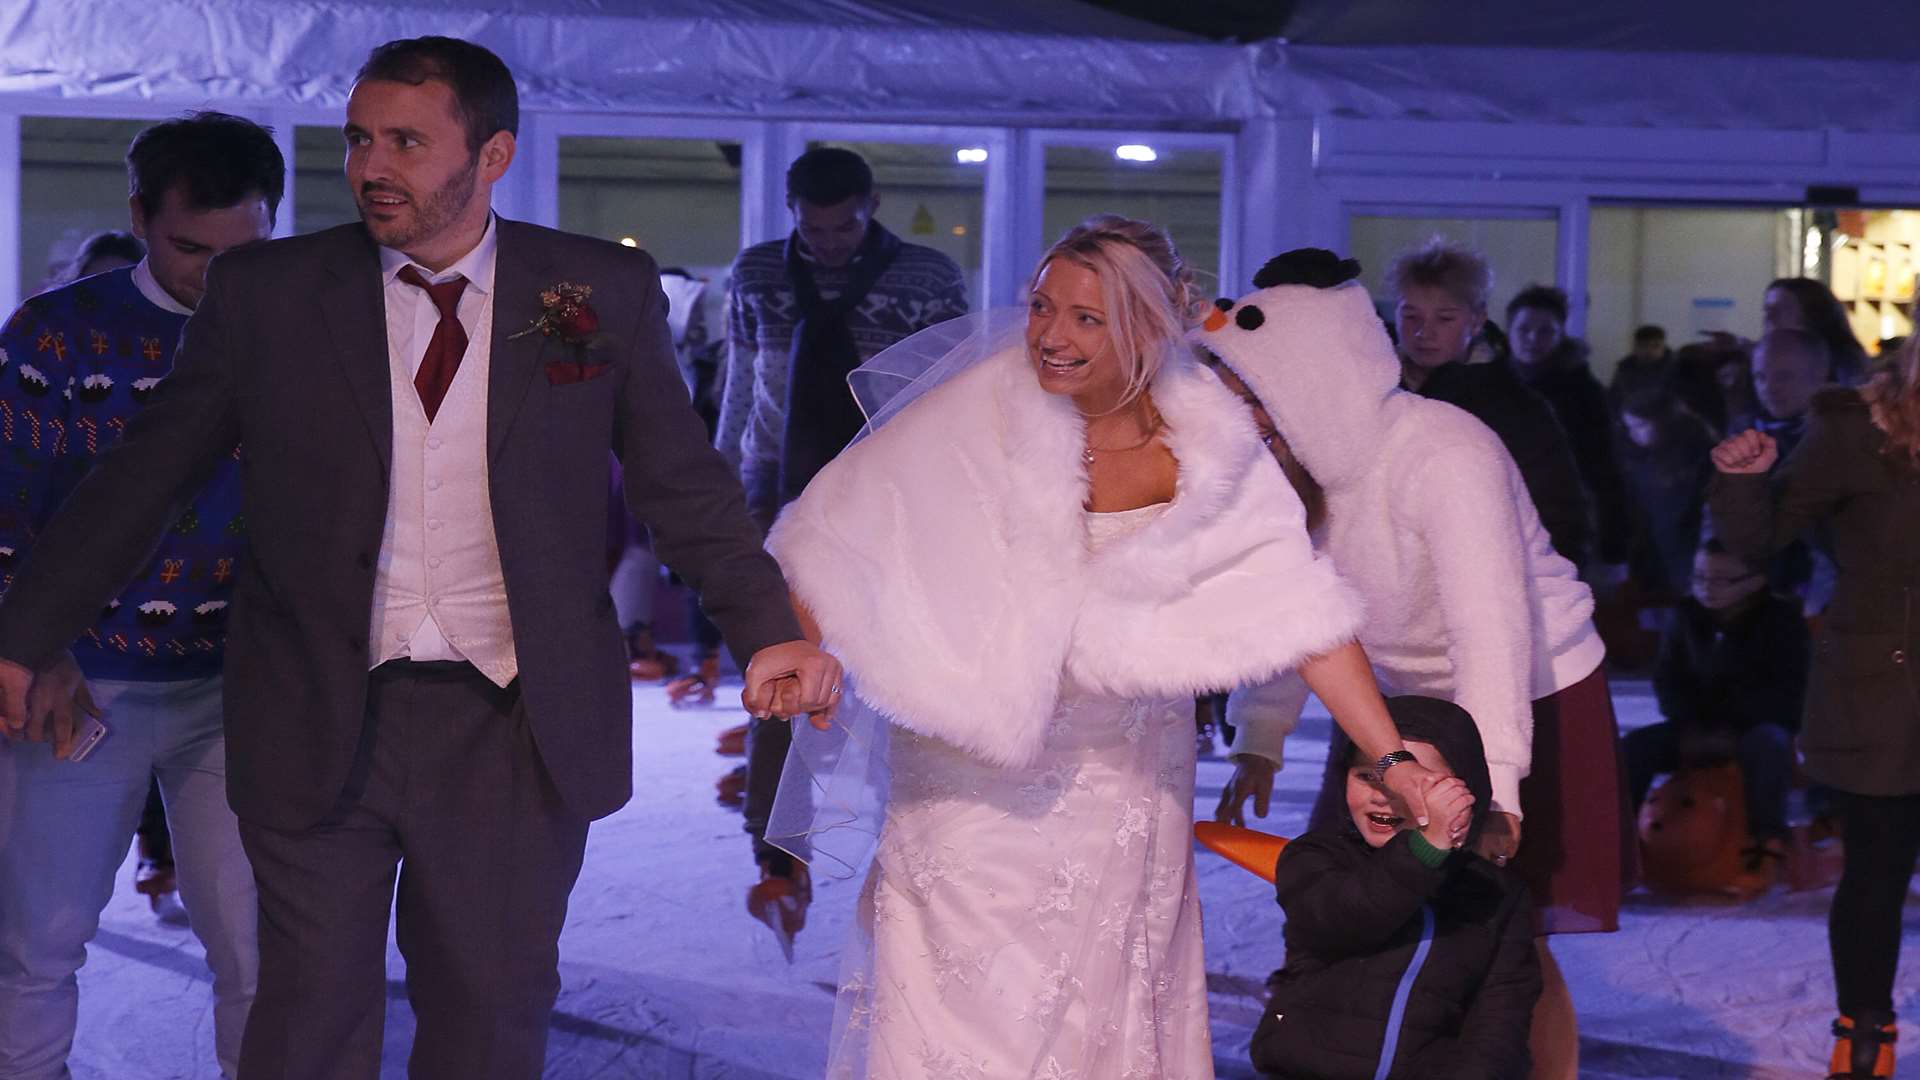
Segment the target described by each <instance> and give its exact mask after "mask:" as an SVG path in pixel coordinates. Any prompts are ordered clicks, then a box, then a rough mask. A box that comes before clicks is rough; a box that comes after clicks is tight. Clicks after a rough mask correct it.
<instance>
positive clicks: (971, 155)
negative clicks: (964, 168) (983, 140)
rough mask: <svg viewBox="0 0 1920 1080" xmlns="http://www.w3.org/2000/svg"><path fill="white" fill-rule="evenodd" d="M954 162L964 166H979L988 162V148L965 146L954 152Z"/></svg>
mask: <svg viewBox="0 0 1920 1080" xmlns="http://www.w3.org/2000/svg"><path fill="white" fill-rule="evenodd" d="M953 160H955V161H957V162H959V163H960V164H962V165H978V164H980V163H981V162H983V161H985V160H987V148H986V147H984V146H963V147H961V148H960V149H958V150H955V151H954V152H953Z"/></svg>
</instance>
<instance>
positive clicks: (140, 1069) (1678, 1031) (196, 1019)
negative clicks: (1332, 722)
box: [72, 682, 1920, 1080]
mask: <svg viewBox="0 0 1920 1080" xmlns="http://www.w3.org/2000/svg"><path fill="white" fill-rule="evenodd" d="M737 695H738V687H737V685H735V686H734V687H732V688H724V687H723V689H722V691H721V702H720V705H718V706H716V707H713V708H710V709H693V710H687V711H679V712H676V711H674V710H672V709H670V708H668V706H667V703H666V696H665V694H664V693H663V692H662V691H661V690H660V689H659V688H658V687H655V686H636V687H635V690H634V709H635V723H634V757H635V763H636V770H635V771H636V780H635V787H636V791H635V796H634V799H633V802H632V803H631V804H629V805H628V806H627V807H626V808H625V809H624V810H622V811H620V812H619V813H618V814H615V815H614V816H612V817H610V818H608V819H606V820H605V821H601V822H599V823H597V824H596V825H595V826H594V828H593V833H592V838H591V840H590V842H589V847H588V850H587V860H586V868H585V870H584V871H583V873H582V875H581V878H580V883H579V886H578V887H577V888H576V889H575V890H574V894H573V905H572V910H571V912H570V915H569V917H568V920H567V928H566V932H565V935H564V936H563V938H562V939H561V978H562V980H563V982H564V989H563V990H562V991H561V995H560V1001H559V1007H558V1011H557V1012H556V1013H555V1015H554V1019H553V1033H552V1039H551V1042H550V1043H549V1050H548V1069H547V1076H548V1077H551V1078H555V1080H586V1078H589V1077H606V1078H614V1077H632V1078H640V1080H654V1078H662V1080H665V1078H675V1080H678V1078H683V1077H685V1078H701V1080H723V1078H725V1080H736V1078H737V1080H768V1078H775V1077H778V1078H789V1077H796V1078H815V1077H818V1076H819V1075H820V1073H821V1067H822V1065H821V1063H822V1061H823V1060H824V1055H825V1033H826V1030H827V1027H828V1024H829V1021H830V1019H831V1016H832V1005H833V996H832V988H833V986H834V981H835V975H836V972H837V960H836V948H837V944H838V942H839V941H840V939H841V937H842V932H843V930H844V928H845V926H846V921H847V919H848V917H849V914H850V911H851V907H852V901H853V897H854V893H855V890H856V888H857V883H856V882H847V881H832V880H822V881H818V882H817V883H816V899H815V903H814V907H813V913H812V922H811V925H810V926H809V927H808V929H807V930H806V932H805V933H803V934H802V935H801V937H800V939H799V941H798V946H797V950H796V957H795V962H794V964H793V965H792V966H791V967H789V966H788V965H787V964H786V963H785V961H784V960H783V959H782V958H781V956H780V953H779V950H778V948H777V947H776V945H775V943H774V940H773V938H772V936H771V934H769V933H768V931H766V930H765V929H764V928H762V927H761V926H760V925H759V924H758V923H755V922H753V921H751V920H750V919H749V918H748V916H747V914H746V911H745V906H744V897H745V893H746V889H747V887H748V885H749V884H750V883H751V882H752V881H753V880H754V878H755V871H754V869H753V864H752V860H751V858H750V857H749V854H748V848H747V842H746V838H745V837H744V836H743V835H742V834H741V832H740V817H739V815H738V814H736V813H732V812H729V811H727V810H724V809H722V808H721V807H719V806H717V805H716V804H715V802H714V799H713V794H714V788H713V784H714V780H715V779H716V778H717V777H718V776H719V775H720V774H721V773H723V772H724V771H726V769H728V768H729V767H731V765H732V764H734V762H733V761H732V760H728V759H722V758H719V757H716V756H714V753H713V743H714V734H715V733H716V732H718V731H720V730H721V729H723V728H725V727H727V726H729V725H732V724H734V723H736V722H738V721H739V719H740V718H741V717H740V713H739V711H738V709H737V705H736V706H735V707H728V706H727V702H728V700H729V699H730V698H731V699H733V700H735V701H736V702H737ZM1615 702H1616V704H1617V706H1618V708H1619V712H1620V718H1621V722H1622V725H1623V726H1626V727H1632V726H1637V725H1639V724H1642V723H1646V722H1649V721H1650V720H1652V719H1655V718H1656V716H1655V714H1654V708H1653V701H1652V698H1651V696H1650V694H1649V692H1648V691H1647V689H1646V687H1645V685H1644V684H1636V683H1630V682H1629V683H1622V684H1620V685H1619V686H1617V687H1616V689H1615ZM1327 723H1328V722H1327V720H1326V718H1325V714H1324V713H1320V714H1318V715H1316V716H1310V717H1309V718H1308V719H1307V720H1306V721H1305V722H1303V725H1302V730H1301V732H1299V733H1298V734H1296V735H1295V736H1294V738H1293V739H1292V740H1290V741H1289V744H1288V750H1287V754H1288V767H1287V769H1286V770H1285V771H1284V772H1283V773H1281V775H1280V783H1279V790H1278V791H1276V793H1275V800H1274V807H1273V812H1272V814H1271V815H1270V816H1269V818H1268V819H1267V820H1266V821H1265V822H1263V823H1260V824H1261V825H1262V827H1264V828H1267V829H1269V830H1270V831H1273V832H1277V833H1282V834H1291V833H1293V832H1296V831H1298V830H1299V829H1300V828H1301V827H1302V825H1303V824H1304V821H1305V818H1306V814H1307V808H1308V804H1309V802H1310V801H1311V798H1312V790H1311V789H1312V787H1313V784H1314V783H1315V782H1316V780H1317V778H1318V777H1319V775H1320V767H1321V765H1322V763H1323V762H1324V759H1325V752H1326V732H1327ZM1230 773H1231V769H1230V767H1229V766H1228V765H1227V764H1226V763H1225V762H1224V761H1221V760H1203V761H1202V762H1201V763H1200V774H1199V790H1198V794H1197V797H1196V798H1197V806H1196V811H1197V813H1198V814H1200V815H1201V816H1203V817H1205V816H1210V815H1211V812H1212V807H1213V805H1214V802H1215V801H1216V799H1217V798H1218V795H1219V791H1220V788H1221V785H1222V784H1224V783H1225V782H1226V780H1227V778H1228V776H1229V775H1230ZM475 841H476V842H477V843H480V842H484V838H481V837H476V838H475ZM1197 859H1198V866H1199V872H1200V882H1201V894H1202V898H1203V900H1204V903H1205V913H1206V933H1207V961H1208V963H1207V967H1208V972H1209V976H1208V983H1209V988H1210V991H1211V999H1212V1000H1211V1004H1212V1010H1213V1031H1214V1040H1215V1048H1214V1049H1215V1055H1216V1059H1217V1062H1218V1067H1219V1075H1220V1076H1222V1077H1252V1076H1253V1075H1254V1074H1253V1073H1252V1071H1251V1069H1250V1068H1249V1067H1248V1066H1247V1065H1246V1063H1245V1061H1246V1058H1245V1051H1246V1043H1247V1038H1248V1035H1249V1034H1250V1033H1251V1030H1252V1027H1253V1025H1254V1023H1255V1021H1256V1020H1257V1018H1258V1016H1259V1010H1260V1008H1261V984H1262V982H1263V981H1264V980H1265V978H1266V976H1267V973H1268V972H1269V971H1270V970H1272V969H1273V968H1274V967H1276V966H1278V964H1279V963H1280V960H1281V949H1280V922H1281V918H1280V911H1279V909H1278V908H1277V907H1276V906H1275V905H1274V903H1273V899H1272V896H1271V893H1270V892H1269V891H1268V887H1267V886H1266V885H1265V884H1264V883H1262V882H1260V881H1258V880H1257V879H1255V878H1254V877H1253V876H1252V875H1250V874H1247V873H1246V872H1244V871H1242V870H1239V869H1236V868H1234V867H1232V866H1230V865H1227V864H1226V863H1224V862H1223V861H1221V860H1219V859H1217V858H1215V857H1213V856H1211V855H1209V854H1207V853H1206V852H1204V851H1203V852H1201V853H1200V854H1199V855H1198V856H1197ZM131 879H132V864H131V862H129V864H128V865H127V867H125V868H124V869H123V870H122V872H121V874H120V878H119V888H118V890H117V891H116V893H115V895H114V898H113V901H112V903H111V904H110V905H109V906H108V908H107V911H106V914H105V916H104V918H103V920H102V923H101V930H100V935H99V937H98V939H96V940H95V942H94V944H93V946H92V948H91V950H90V959H89V960H88V962H87V966H86V967H85V968H84V969H83V970H82V971H81V973H80V988H81V1006H80V1030H79V1037H78V1042H77V1044H76V1047H75V1051H74V1056H73V1061H72V1066H73V1073H74V1076H75V1077H76V1078H77V1080H167V1078H194V1080H200V1078H215V1077H218V1075H219V1073H218V1070H217V1069H216V1068H215V1067H214V1065H213V1049H212V1043H213V1031H212V1023H213V1021H212V1010H211V1007H210V1003H209V994H208V976H207V972H206V968H205V965H204V963H203V961H202V957H201V951H200V946H199V944H198V942H196V941H195V940H194V938H193V936H192V934H191V933H190V932H188V931H186V930H184V929H180V928H176V927H172V926H166V925H162V924H161V923H159V922H158V921H157V920H156V919H155V918H154V917H153V916H152V914H151V913H150V912H149V911H148V909H147V906H146V902H145V900H144V899H143V898H141V897H139V896H137V895H136V894H135V893H134V892H133V890H132V886H131ZM1830 895H1831V890H1826V891H1820V892H1809V893H1796V894H1789V893H1787V892H1784V891H1783V890H1781V889H1779V888H1776V889H1775V890H1774V891H1773V892H1771V893H1769V894H1768V895H1766V896H1764V897H1762V898H1760V899H1758V900H1755V901H1753V902H1750V903H1746V904H1741V905H1731V904H1716V903H1698V904H1675V903H1671V902H1663V901H1657V900H1654V899H1652V898H1650V897H1648V896H1647V895H1645V894H1644V893H1635V894H1633V895H1632V896H1630V897H1629V899H1628V903H1627V908H1626V911H1625V913H1624V915H1623V917H1622V928H1621V930H1620V932H1619V933H1617V934H1592V935H1580V936H1571V937H1559V938H1555V939H1554V951H1555V954H1556V955H1557V956H1558V957H1559V959H1560V964H1561V967H1562V968H1563V969H1564V970H1565V971H1566V973H1567V978H1568V981H1569V982H1570V983H1571V985H1572V989H1573V996H1574V1001H1575V1003H1576V1005H1577V1006H1578V1008H1579V1011H1580V1015H1581V1035H1582V1042H1583V1059H1582V1068H1581V1075H1582V1076H1584V1077H1594V1078H1611V1077H1661V1078H1669V1080H1671V1078H1677V1077H1686V1078H1689V1080H1697V1078H1706V1077H1753V1078H1764V1080H1775V1078H1780V1080H1784V1078H1788V1077H1792V1078H1805V1077H1814V1076H1820V1075H1824V1065H1825V1054H1826V1052H1827V1050H1828V1049H1829V1047H1830V1046H1831V1039H1830V1037H1829V1036H1828V1034H1827V1028H1828V1024H1829V1023H1830V1022H1831V1020H1832V1016H1833V1014H1832V996H1831V984H1830V980H1829V976H1828V971H1827V951H1826V949H1827V947H1826V908H1827V901H1828V898H1829V897H1830ZM1907 918H1908V921H1907V930H1908V933H1907V934H1906V941H1907V942H1908V943H1909V944H1911V943H1913V942H1915V941H1920V905H1909V912H1908V917H1907ZM1905 960H1906V963H1905V964H1904V965H1903V968H1902V971H1901V977H1900V983H1899V986H1898V988H1897V989H1896V991H1895V995H1894V1003H1895V1008H1896V1009H1898V1010H1900V1011H1902V1012H1903V1013H1907V1012H1912V1011H1913V1010H1914V1003H1915V999H1916V996H1920V971H1916V970H1915V966H1916V963H1917V962H1920V958H1917V957H1915V956H1914V955H1912V950H1911V949H1909V950H1908V955H1907V956H1906V957H1905ZM387 971H388V979H389V982H388V997H389V1006H388V1010H387V1034H386V1039H387V1055H386V1067H385V1069H384V1071H383V1073H382V1075H383V1077H394V1078H399V1077H404V1076H405V1061H406V1052H405V1051H406V1046H407V1044H408V1042H409V1040H410V1038H411V1034H412V1021H411V1017H410V1014H409V1012H408V1010H407V1006H406V1002H405V989H404V982H403V979H404V967H403V965H402V963H401V960H400V956H399V953H398V952H397V951H394V950H392V949H390V950H389V953H388V958H387ZM1902 1027H1903V1030H1902V1045H1903V1046H1904V1047H1907V1048H1909V1051H1908V1054H1907V1055H1906V1060H1905V1061H1904V1062H1903V1067H1902V1068H1901V1070H1900V1075H1901V1076H1903V1077H1913V1078H1920V1050H1913V1049H1912V1048H1913V1047H1915V1046H1917V1045H1920V1041H1916V1035H1915V1029H1914V1028H1913V1027H1912V1026H1910V1025H1906V1024H1903V1025H1902Z"/></svg>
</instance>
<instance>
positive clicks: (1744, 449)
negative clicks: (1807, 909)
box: [1709, 342, 1920, 1078]
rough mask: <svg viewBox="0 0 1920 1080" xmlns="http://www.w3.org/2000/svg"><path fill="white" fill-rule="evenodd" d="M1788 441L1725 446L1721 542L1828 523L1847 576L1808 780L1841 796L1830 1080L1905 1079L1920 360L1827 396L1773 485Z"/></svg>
mask: <svg viewBox="0 0 1920 1080" xmlns="http://www.w3.org/2000/svg"><path fill="white" fill-rule="evenodd" d="M1778 455H1779V448H1778V444H1777V443H1776V442H1775V441H1774V439H1773V437H1772V436H1770V435H1768V434H1766V433H1765V432H1762V431H1743V432H1741V433H1740V434H1738V435H1735V436H1733V437H1732V438H1730V439H1728V440H1726V441H1725V442H1723V443H1721V444H1720V445H1719V446H1717V447H1715V448H1714V451H1713V463H1714V465H1715V466H1716V467H1717V468H1718V469H1719V475H1718V476H1717V477H1716V478H1715V480H1714V484H1713V490H1712V493H1711V497H1710V504H1709V505H1710V508H1711V510H1712V514H1713V522H1714V529H1715V532H1716V534H1717V535H1718V536H1719V537H1720V538H1721V540H1722V542H1723V543H1725V545H1726V546H1727V548H1728V549H1729V550H1730V551H1732V552H1733V553H1734V554H1736V555H1738V556H1740V557H1742V558H1745V559H1748V560H1749V561H1758V560H1761V559H1764V558H1766V557H1767V556H1769V555H1771V554H1772V553H1774V552H1776V551H1778V550H1780V549H1781V548H1783V547H1785V546H1786V545H1787V544H1789V543H1791V542H1792V541H1793V540H1794V539H1796V538H1797V537H1799V536H1801V535H1802V534H1804V533H1806V532H1807V531H1808V530H1809V529H1811V528H1814V527H1816V526H1825V527H1826V528H1827V530H1828V533H1827V535H1828V536H1830V537H1831V540H1832V545H1833V552H1834V556H1835V558H1834V561H1835V563H1836V564H1837V565H1838V566H1839V577H1838V580H1837V582H1836V583H1835V587H1834V597H1833V603H1832V606H1830V607H1829V608H1828V609H1827V613H1826V618H1825V619H1824V620H1823V621H1822V623H1821V626H1820V630H1819V634H1818V636H1817V637H1816V638H1815V640H1814V654H1813V674H1812V678H1811V682H1810V684H1809V688H1808V693H1807V705H1806V716H1805V720H1804V722H1803V726H1802V729H1801V736H1800V739H1801V742H1800V747H1801V752H1802V754H1803V756H1804V757H1805V761H1806V770H1807V774H1808V775H1809V776H1810V777H1812V778H1813V779H1814V780H1817V781H1819V782H1820V783H1821V784H1824V785H1826V786H1828V787H1830V788H1833V789H1834V802H1835V804H1836V805H1837V807H1838V809H1839V811H1840V816H1841V819H1842V823H1843V828H1844V830H1845V836H1846V865H1845V869H1844V870H1843V872H1842V874H1841V878H1840V884H1839V887H1838V888H1836V889H1835V890H1834V894H1833V908H1832V911H1831V913H1830V915H1829V918H1828V937H1829V942H1830V944H1831V946H1832V949H1833V978H1834V984H1835V989H1836V991H1837V996H1838V1005H1839V1011H1840V1018H1839V1020H1837V1021H1836V1022H1835V1024H1834V1034H1835V1036H1836V1040H1837V1042H1836V1045H1835V1047H1834V1052H1833V1062H1832V1066H1831V1069H1830V1071H1831V1073H1832V1074H1833V1075H1834V1076H1836V1077H1854V1078H1857V1077H1888V1076H1892V1075H1893V1039H1894V1016H1893V980H1894V972H1895V969H1896V967H1897V965H1898V963H1899V958H1900V941H1901V911H1902V908H1903V906H1904V904H1905V901H1906V896H1907V885H1908V882H1909V880H1910V879H1911V878H1912V877H1913V872H1914V864H1915V861H1916V858H1920V684H1916V681H1915V679H1914V674H1913V666H1914V664H1915V663H1916V657H1920V618H1916V616H1917V615H1920V611H1916V607H1920V604H1917V603H1916V599H1915V597H1916V594H1920V546H1916V545H1915V544H1914V543H1913V537H1914V536H1915V535H1916V534H1917V533H1920V347H1916V345H1915V344H1913V343H1911V342H1910V343H1909V344H1908V345H1907V347H1906V349H1905V350H1904V351H1903V352H1902V353H1901V354H1900V357H1899V359H1898V361H1897V363H1896V364H1895V366H1894V368H1893V369H1892V370H1890V371H1886V372H1883V373H1881V374H1879V375H1876V376H1875V377H1874V378H1873V379H1872V381H1870V382H1869V383H1867V385H1865V386H1864V387H1861V388H1859V389H1857V390H1855V389H1830V390H1825V391H1822V392H1821V393H1820V394H1819V395H1818V396H1816V397H1815V398H1814V401H1813V411H1812V419H1811V421H1810V422H1809V424H1808V426H1807V432H1806V435H1805V437H1804V438H1802V439H1801V442H1800V445H1799V447H1798V448H1796V449H1795V450H1794V452H1793V454H1792V456H1790V457H1789V458H1787V460H1786V462H1785V464H1784V465H1782V466H1781V468H1780V470H1779V473H1778V475H1777V476H1775V477H1773V478H1772V482H1771V483H1770V482H1769V476H1768V473H1769V471H1770V470H1772V468H1773V466H1774V463H1775V461H1776V459H1777V458H1778Z"/></svg>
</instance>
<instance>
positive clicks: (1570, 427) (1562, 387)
mask: <svg viewBox="0 0 1920 1080" xmlns="http://www.w3.org/2000/svg"><path fill="white" fill-rule="evenodd" d="M1508 362H1509V363H1511V364H1512V365H1513V371H1514V374H1515V375H1518V376H1519V377H1520V381H1521V382H1523V383H1525V384H1526V385H1527V388H1528V389H1530V390H1532V391H1533V392H1534V393H1536V394H1539V395H1540V396H1541V397H1543V398H1545V399H1546V400H1547V404H1548V405H1549V406H1550V407H1552V409H1553V416H1554V419H1556V420H1558V421H1560V428H1561V430H1563V431H1565V432H1566V433H1567V447H1568V449H1570V450H1572V451H1573V460H1574V464H1575V465H1577V466H1579V469H1580V479H1581V480H1582V481H1584V482H1585V483H1586V485H1587V495H1588V496H1589V498H1591V499H1592V508H1593V524H1594V530H1595V533H1594V540H1595V544H1594V552H1593V553H1594V554H1595V555H1597V556H1598V557H1599V558H1600V561H1601V562H1608V563H1621V562H1625V561H1626V560H1627V542H1628V540H1629V538H1630V537H1631V535H1632V530H1633V517H1632V513H1631V511H1630V510H1629V508H1628V500H1627V484H1626V480H1625V478H1624V477H1623V476H1622V475H1621V471H1620V461H1619V455H1618V452H1617V451H1616V449H1615V438H1614V414H1613V407H1612V406H1610V405H1609V404H1608V403H1607V391H1606V389H1605V388H1604V387H1602V386H1601V385H1600V380H1599V379H1597V378H1595V377H1594V374H1593V369H1592V368H1591V367H1589V366H1588V364H1587V344H1586V342H1584V341H1580V340H1578V339H1575V338H1568V339H1566V340H1565V341H1562V342H1561V343H1560V348H1559V349H1557V350H1555V352H1554V354H1553V356H1552V357H1550V358H1549V359H1548V360H1546V361H1545V362H1543V363H1540V364H1533V365H1529V364H1523V363H1520V362H1519V361H1517V360H1509V361H1508Z"/></svg>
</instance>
